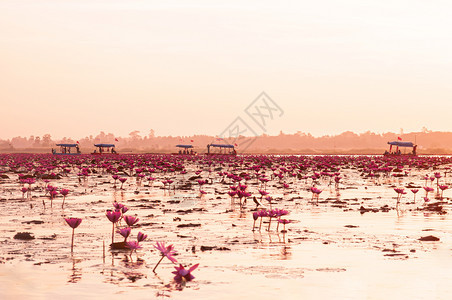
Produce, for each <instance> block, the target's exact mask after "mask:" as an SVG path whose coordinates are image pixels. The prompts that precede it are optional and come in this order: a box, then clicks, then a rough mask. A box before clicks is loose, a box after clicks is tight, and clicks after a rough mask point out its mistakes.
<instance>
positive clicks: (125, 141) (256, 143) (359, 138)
mask: <svg viewBox="0 0 452 300" xmlns="http://www.w3.org/2000/svg"><path fill="white" fill-rule="evenodd" d="M399 138H400V139H402V141H411V142H416V144H417V145H419V147H418V152H419V153H421V154H422V153H426V154H448V153H452V132H439V131H429V130H427V129H425V128H424V129H423V130H422V131H421V132H411V133H403V134H400V133H399V134H397V133H392V132H387V133H382V134H377V133H373V132H371V131H367V132H364V133H354V132H352V131H346V132H343V133H341V134H338V135H325V136H320V137H315V136H312V135H311V134H309V133H304V132H301V131H298V132H297V133H294V134H285V133H283V132H280V133H279V135H273V136H272V135H266V134H263V135H260V136H256V137H243V136H241V137H239V138H237V139H232V138H229V139H228V138H225V139H224V140H220V139H219V138H218V137H215V136H209V135H192V136H157V135H156V134H155V132H154V130H150V132H149V133H148V134H147V135H141V134H140V131H138V130H134V131H132V132H130V133H129V135H128V136H126V137H121V136H115V135H114V134H113V133H105V132H103V131H101V132H100V133H99V134H97V135H95V136H93V135H90V136H87V137H83V138H79V139H77V138H69V137H64V138H63V139H59V140H54V139H52V137H51V135H50V134H45V135H43V136H34V135H31V136H29V137H28V138H27V137H20V136H18V137H14V138H12V139H6V140H5V139H0V151H1V152H27V151H30V152H50V150H51V148H55V147H56V146H55V144H56V143H77V142H78V144H79V145H80V148H81V150H82V152H83V153H89V152H91V151H92V150H94V144H96V143H113V144H115V145H116V148H117V149H118V150H119V151H121V152H125V153H126V152H157V153H159V152H162V153H165V152H175V151H176V148H175V145H176V144H192V145H193V146H194V147H195V150H197V151H198V152H204V151H205V149H206V145H207V144H209V143H212V142H214V143H215V142H217V143H218V142H223V143H224V142H226V143H232V144H237V151H238V152H239V153H240V152H249V153H302V154H316V153H325V154H334V153H336V154H341V153H344V154H350V153H358V154H360V153H363V154H380V153H382V152H383V151H384V150H386V149H388V145H387V142H389V141H395V140H398V139H399Z"/></svg>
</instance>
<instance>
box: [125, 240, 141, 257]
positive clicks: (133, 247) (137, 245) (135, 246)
mask: <svg viewBox="0 0 452 300" xmlns="http://www.w3.org/2000/svg"><path fill="white" fill-rule="evenodd" d="M126 247H127V248H129V249H130V250H131V252H130V254H132V253H133V251H135V252H136V251H137V250H138V249H141V248H142V247H141V245H140V243H139V242H138V241H130V242H126Z"/></svg>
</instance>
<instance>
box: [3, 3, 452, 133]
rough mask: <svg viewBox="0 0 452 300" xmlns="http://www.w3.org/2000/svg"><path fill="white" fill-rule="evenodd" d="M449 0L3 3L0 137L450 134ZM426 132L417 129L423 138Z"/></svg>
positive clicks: (451, 60)
mask: <svg viewBox="0 0 452 300" xmlns="http://www.w3.org/2000/svg"><path fill="white" fill-rule="evenodd" d="M451 11H452V3H451V2H449V1H416V0H410V1H408V0H407V1H388V0H383V1H363V0H356V1H343V0H342V1H333V0H325V1H293V2H291V1H278V2H276V1H261V0H259V1H257V0H256V1H228V3H227V4H224V3H220V2H216V1H149V0H145V1H137V0H128V1H100V0H89V1H84V0H73V1H72V0H71V1H70V0H55V1H42V0H30V1H23V0H11V1H5V0H0V68H1V72H0V101H1V111H0V128H1V129H0V138H3V139H5V138H6V139H8V138H12V137H15V136H27V137H28V136H30V135H35V136H37V135H40V136H42V135H44V134H50V135H51V136H52V138H53V139H58V138H63V137H74V138H75V139H77V138H79V137H83V136H87V135H90V134H96V133H98V132H100V131H105V132H112V133H114V134H115V135H116V136H128V135H129V133H130V132H131V131H133V130H138V131H140V132H141V134H142V135H148V133H149V131H150V129H154V130H155V134H157V135H186V136H188V135H193V134H206V135H212V136H213V135H217V134H219V133H221V132H222V131H223V129H224V128H225V127H226V126H228V125H229V124H230V123H231V122H232V121H233V120H234V119H235V118H236V117H237V116H241V115H244V113H243V110H244V109H245V108H246V106H247V105H248V104H249V103H250V102H251V101H253V100H254V99H255V98H256V97H257V96H258V95H259V94H260V93H261V92H262V91H266V92H267V93H268V95H269V96H270V97H272V98H273V100H275V102H277V103H278V105H279V106H280V107H281V108H282V109H283V110H284V115H283V117H281V118H279V119H277V120H275V121H274V122H271V124H269V126H268V128H267V130H268V133H269V134H275V135H276V134H279V132H280V131H281V130H282V131H283V132H285V133H296V132H297V131H302V132H307V133H311V134H312V135H314V136H321V135H326V134H339V133H342V132H344V131H349V130H350V131H354V132H358V133H359V132H365V131H368V130H371V131H373V132H376V133H382V132H387V131H391V132H399V130H400V128H403V129H404V131H405V132H410V131H421V130H422V128H423V127H425V128H428V129H429V130H433V131H452V123H451V122H450V114H451V111H452V101H451V100H452V99H451V90H452V86H451V84H450V83H451V82H452V56H451V53H452V18H450V12H451ZM425 128H424V129H425Z"/></svg>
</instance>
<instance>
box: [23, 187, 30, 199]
mask: <svg viewBox="0 0 452 300" xmlns="http://www.w3.org/2000/svg"><path fill="white" fill-rule="evenodd" d="M21 191H22V198H24V197H25V193H26V192H28V189H27V188H26V187H23V188H22V189H21Z"/></svg>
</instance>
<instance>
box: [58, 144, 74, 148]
mask: <svg viewBox="0 0 452 300" xmlns="http://www.w3.org/2000/svg"><path fill="white" fill-rule="evenodd" d="M56 145H57V146H59V147H77V144H56Z"/></svg>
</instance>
